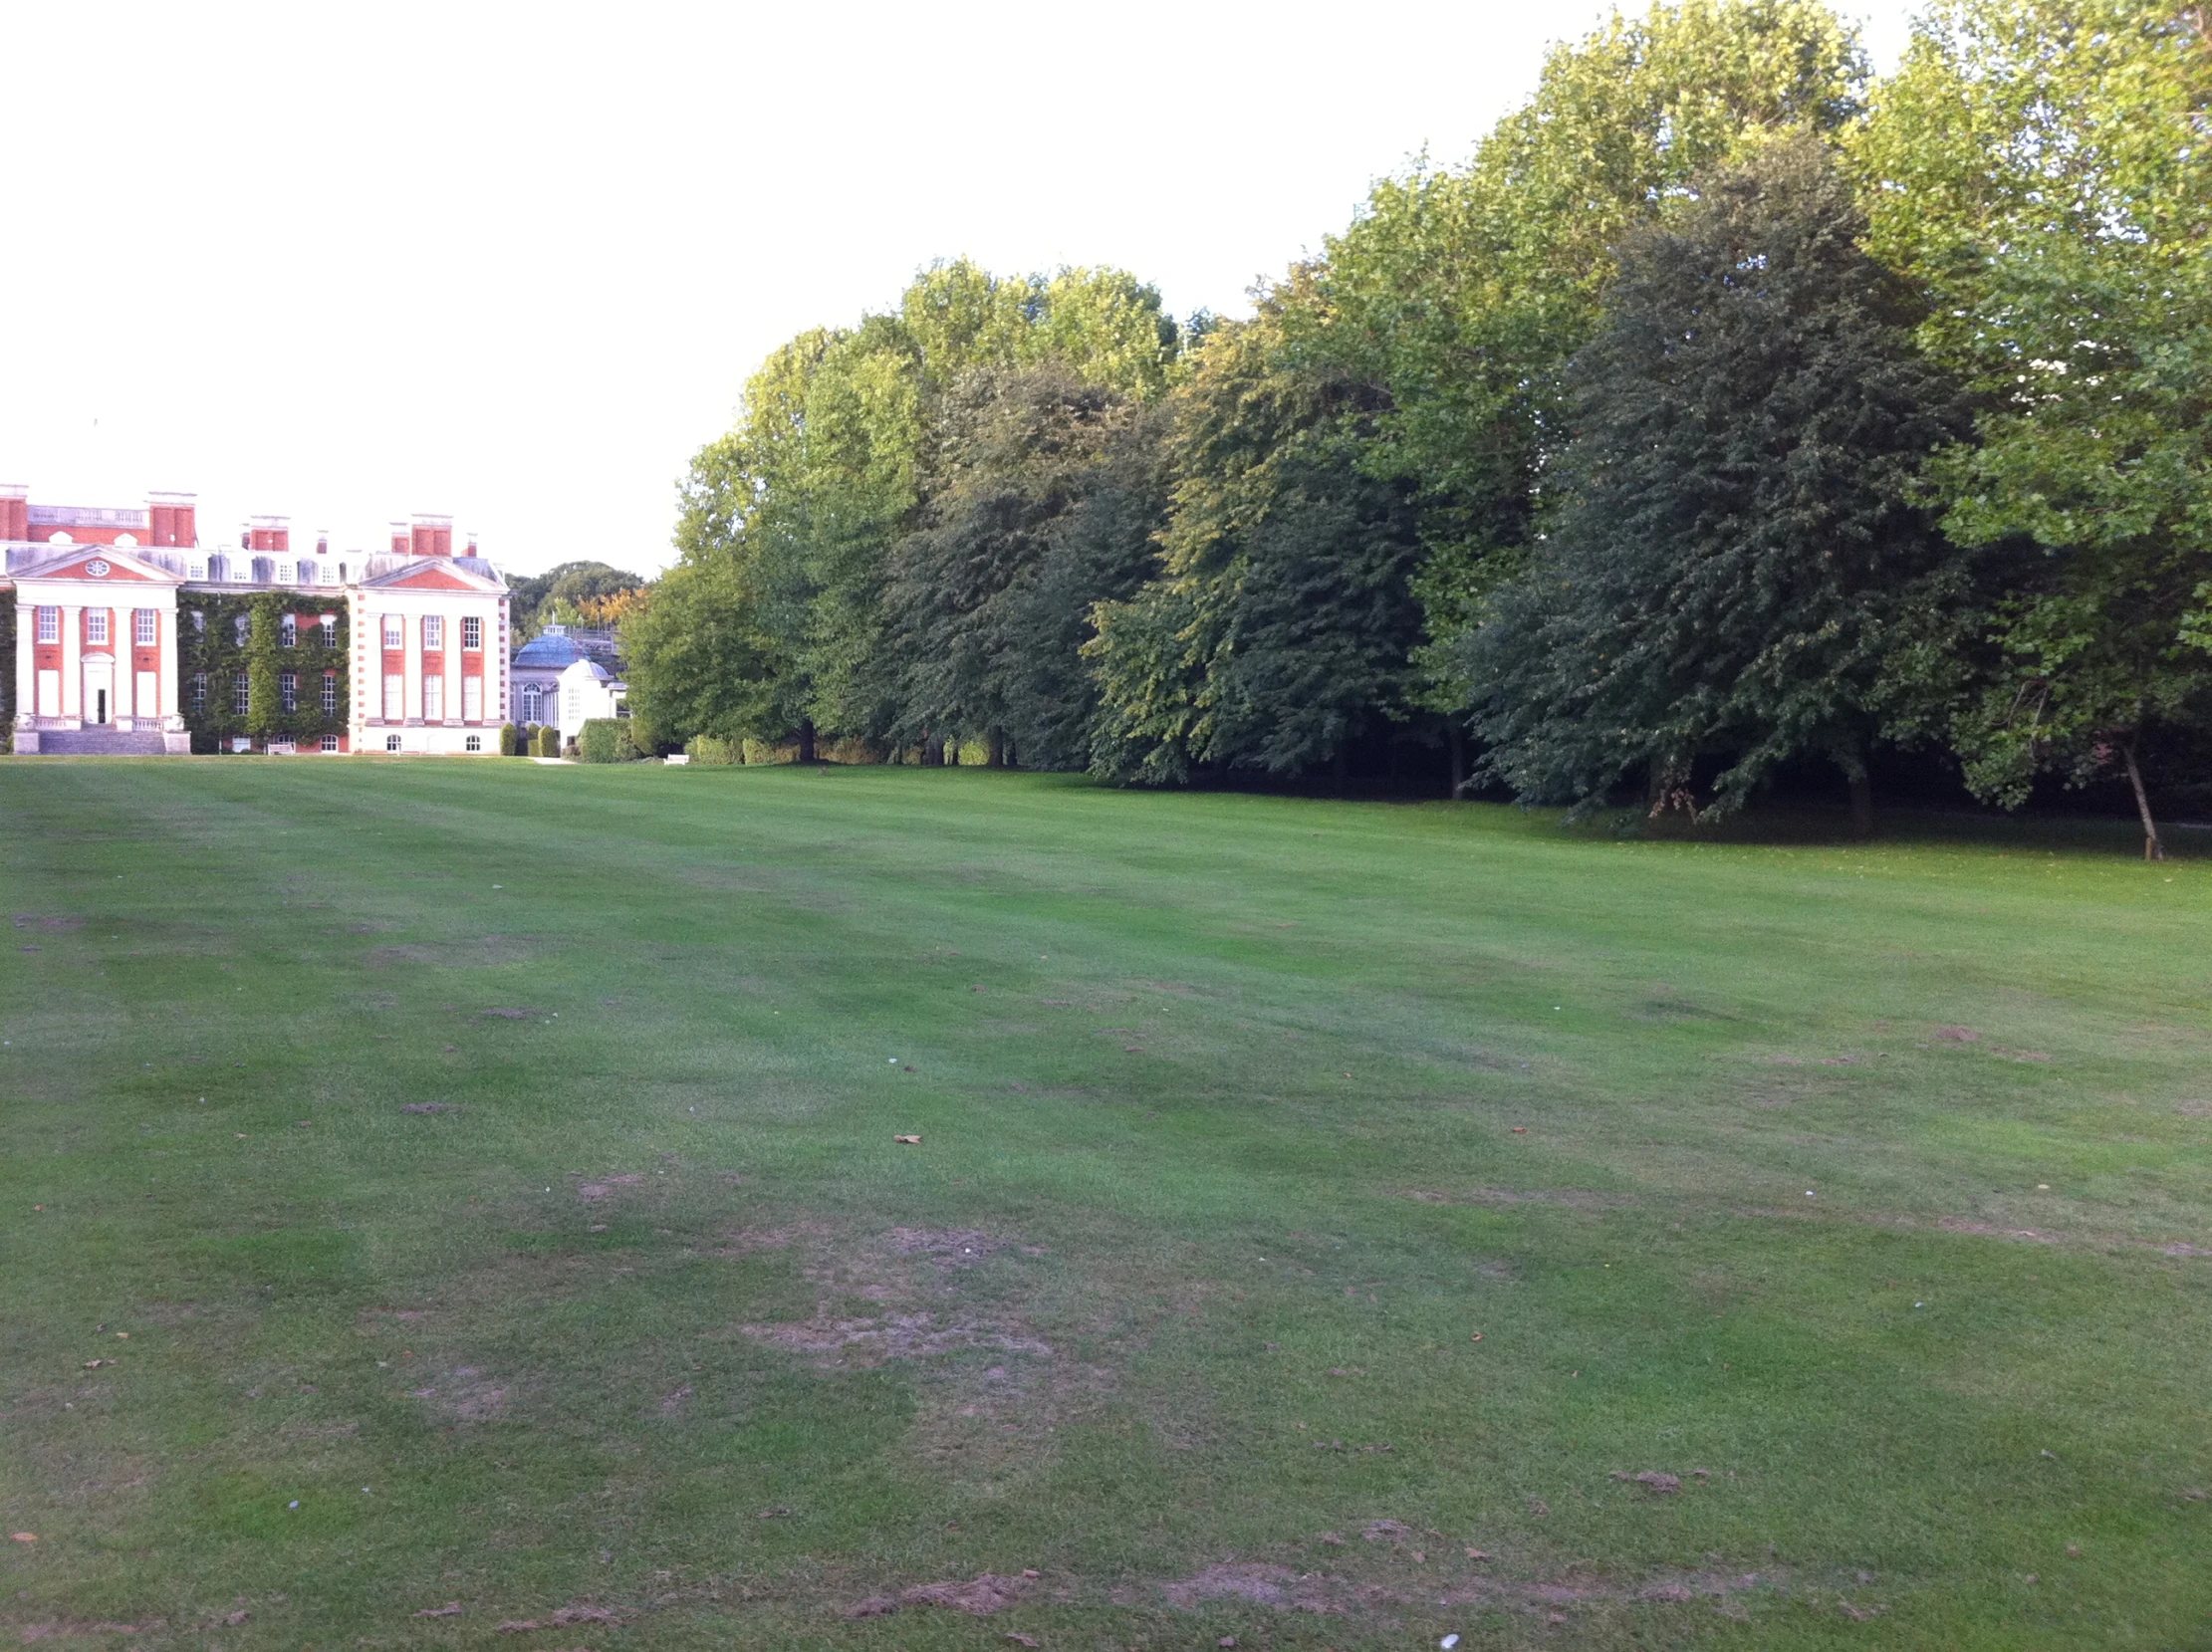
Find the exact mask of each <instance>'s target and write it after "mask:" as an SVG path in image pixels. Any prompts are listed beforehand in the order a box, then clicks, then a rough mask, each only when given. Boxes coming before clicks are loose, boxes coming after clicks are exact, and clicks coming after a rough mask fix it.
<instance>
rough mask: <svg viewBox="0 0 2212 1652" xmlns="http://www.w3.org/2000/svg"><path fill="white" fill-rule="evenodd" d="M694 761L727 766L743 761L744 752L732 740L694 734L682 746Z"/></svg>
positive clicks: (711, 765)
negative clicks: (687, 742)
mask: <svg viewBox="0 0 2212 1652" xmlns="http://www.w3.org/2000/svg"><path fill="white" fill-rule="evenodd" d="M683 749H684V751H685V752H686V753H687V754H689V756H690V758H691V761H692V762H694V763H704V764H707V765H709V766H710V767H713V766H719V767H728V766H731V765H734V764H739V763H743V762H744V761H745V753H744V751H743V750H742V749H741V748H740V747H739V745H738V743H737V742H736V741H734V740H717V739H716V738H715V737H714V736H713V735H711V734H695V735H693V736H692V737H691V740H690V742H689V744H687V745H686V746H685V747H684V748H683Z"/></svg>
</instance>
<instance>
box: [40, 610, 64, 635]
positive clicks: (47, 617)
mask: <svg viewBox="0 0 2212 1652" xmlns="http://www.w3.org/2000/svg"><path fill="white" fill-rule="evenodd" d="M38 635H39V640H40V641H41V642H59V641H61V640H62V610H61V609H60V608H49V607H42V608H40V609H39V632H38Z"/></svg>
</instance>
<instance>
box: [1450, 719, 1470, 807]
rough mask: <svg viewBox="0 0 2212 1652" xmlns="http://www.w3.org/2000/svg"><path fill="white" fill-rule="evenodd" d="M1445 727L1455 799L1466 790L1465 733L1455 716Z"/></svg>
mask: <svg viewBox="0 0 2212 1652" xmlns="http://www.w3.org/2000/svg"><path fill="white" fill-rule="evenodd" d="M1445 728H1446V731H1447V732H1448V733H1449V734H1450V736H1451V746H1452V797H1453V799H1454V800H1455V801H1456V800H1457V799H1458V798H1459V797H1460V796H1461V795H1462V794H1463V793H1464V792H1465V791H1466V790H1467V735H1466V732H1465V731H1464V730H1463V729H1461V728H1460V726H1459V722H1458V720H1457V719H1456V718H1455V719H1453V720H1452V721H1451V722H1449V723H1447V724H1446V725H1445Z"/></svg>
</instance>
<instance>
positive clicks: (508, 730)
mask: <svg viewBox="0 0 2212 1652" xmlns="http://www.w3.org/2000/svg"><path fill="white" fill-rule="evenodd" d="M499 755H500V756H501V757H520V756H522V730H520V729H518V728H516V727H515V725H514V724H512V723H502V724H500V725H499Z"/></svg>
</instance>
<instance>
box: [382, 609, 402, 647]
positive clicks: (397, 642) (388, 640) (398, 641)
mask: <svg viewBox="0 0 2212 1652" xmlns="http://www.w3.org/2000/svg"><path fill="white" fill-rule="evenodd" d="M406 645H407V620H406V616H405V615H404V614H398V613H387V614H385V615H384V647H385V648H386V649H387V650H396V649H400V648H404V647H405V646H406Z"/></svg>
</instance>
